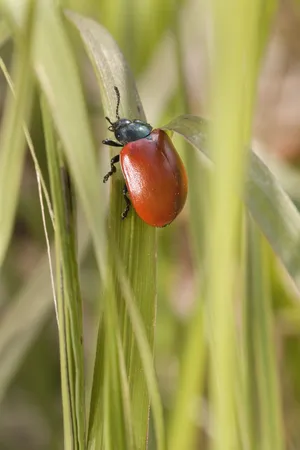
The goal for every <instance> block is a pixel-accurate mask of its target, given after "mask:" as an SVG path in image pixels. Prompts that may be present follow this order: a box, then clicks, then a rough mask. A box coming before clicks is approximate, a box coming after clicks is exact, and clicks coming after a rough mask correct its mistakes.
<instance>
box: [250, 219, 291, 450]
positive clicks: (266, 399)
mask: <svg viewBox="0 0 300 450" xmlns="http://www.w3.org/2000/svg"><path fill="white" fill-rule="evenodd" d="M270 256H271V255H270V253H269V252H268V250H267V248H266V243H265V242H264V241H263V239H262V236H261V235H260V233H259V231H258V230H257V227H256V226H255V224H254V223H253V221H251V219H249V222H248V265H247V272H248V274H247V278H248V283H247V286H248V289H247V292H248V298H247V302H248V304H249V306H248V308H250V309H251V311H250V312H249V314H248V320H250V321H251V323H250V324H249V325H248V338H249V339H250V342H248V347H252V349H253V350H252V352H249V353H247V355H249V358H250V359H249V371H250V370H251V372H252V378H253V369H255V372H254V373H255V375H254V380H248V382H249V383H250V385H249V389H250V390H251V388H252V391H253V392H252V395H250V396H249V397H250V398H252V401H253V399H255V398H257V404H258V406H259V407H258V412H257V408H255V409H254V407H253V409H252V414H253V417H252V421H253V422H254V423H256V425H258V427H259V430H257V431H256V445H257V448H260V449H262V450H271V449H272V450H273V449H274V450H283V449H284V448H285V445H284V435H283V423H282V417H281V405H280V394H279V383H278V379H277V367H276V363H275V355H274V340H273V320H272V318H273V312H272V306H271V298H270V273H269V272H270V271H269V258H270ZM251 357H252V358H251ZM250 364H251V365H250ZM251 372H249V374H248V378H249V375H250V373H251Z"/></svg>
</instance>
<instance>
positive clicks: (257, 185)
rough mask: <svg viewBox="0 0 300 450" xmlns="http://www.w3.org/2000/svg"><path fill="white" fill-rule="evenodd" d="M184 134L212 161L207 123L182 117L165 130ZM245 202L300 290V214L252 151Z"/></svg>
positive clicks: (168, 125)
mask: <svg viewBox="0 0 300 450" xmlns="http://www.w3.org/2000/svg"><path fill="white" fill-rule="evenodd" d="M163 128H164V129H166V130H171V131H174V132H176V133H178V134H180V135H182V136H183V137H184V138H185V139H186V140H187V141H188V142H190V144H192V145H193V147H195V148H196V149H197V150H200V151H201V153H202V154H203V155H205V156H206V157H207V158H209V159H210V160H211V155H210V154H209V151H208V147H207V146H206V136H207V123H206V122H205V121H204V120H203V119H201V118H199V117H196V116H192V115H186V116H179V117H178V118H176V119H174V120H172V121H171V122H170V123H169V124H167V125H166V126H165V127H163ZM245 183H246V184H245V203H246V205H247V207H248V209H249V211H250V213H251V215H252V216H253V218H254V220H255V221H256V223H257V224H258V226H259V228H260V229H261V231H262V233H263V234H264V235H265V236H266V238H267V239H268V241H269V243H270V245H271V247H272V248H273V250H274V252H275V253H276V255H277V256H278V257H279V259H280V260H281V262H282V264H283V265H284V267H285V268H286V270H287V272H288V273H289V275H290V276H291V277H292V279H293V280H294V282H295V284H296V286H297V288H298V290H300V254H299V248H300V215H299V213H298V211H297V209H296V207H295V206H294V204H293V203H292V201H291V200H290V198H289V197H288V195H287V194H286V193H285V192H284V191H283V189H282V188H281V186H280V184H279V183H278V181H277V180H276V178H275V177H274V175H273V174H272V173H271V172H270V171H269V169H268V168H267V166H266V165H265V164H264V163H263V162H262V161H261V160H260V158H259V157H258V156H257V155H256V154H255V153H253V152H252V151H250V152H249V155H248V169H247V172H246V182H245Z"/></svg>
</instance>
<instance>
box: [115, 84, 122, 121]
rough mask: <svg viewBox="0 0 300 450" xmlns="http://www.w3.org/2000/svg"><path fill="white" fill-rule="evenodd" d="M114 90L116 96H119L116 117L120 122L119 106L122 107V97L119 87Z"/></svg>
mask: <svg viewBox="0 0 300 450" xmlns="http://www.w3.org/2000/svg"><path fill="white" fill-rule="evenodd" d="M114 90H115V92H116V95H117V107H116V117H117V119H118V120H120V115H119V106H120V100H121V96H120V91H119V89H118V88H117V86H114Z"/></svg>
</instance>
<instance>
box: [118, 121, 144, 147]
mask: <svg viewBox="0 0 300 450" xmlns="http://www.w3.org/2000/svg"><path fill="white" fill-rule="evenodd" d="M112 128H113V129H112V131H113V132H114V133H115V137H116V139H117V140H118V141H119V142H120V143H121V144H123V145H126V144H128V143H129V142H133V141H138V140H139V139H143V138H145V137H147V136H149V134H150V133H151V131H152V127H151V125H149V124H148V123H146V122H143V121H142V120H138V119H136V120H132V121H131V120H128V119H120V120H118V121H117V122H115V123H114V124H113V126H112Z"/></svg>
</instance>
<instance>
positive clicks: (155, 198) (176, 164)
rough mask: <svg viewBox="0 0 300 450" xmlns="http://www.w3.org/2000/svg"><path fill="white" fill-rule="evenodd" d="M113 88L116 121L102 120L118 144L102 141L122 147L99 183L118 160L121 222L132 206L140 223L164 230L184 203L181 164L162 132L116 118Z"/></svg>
mask: <svg viewBox="0 0 300 450" xmlns="http://www.w3.org/2000/svg"><path fill="white" fill-rule="evenodd" d="M114 89H115V91H116V94H117V108H116V117H117V121H116V122H112V121H111V120H110V119H109V118H108V117H106V120H107V121H108V122H109V123H110V126H109V128H108V129H109V130H110V131H112V132H113V133H114V135H115V138H116V140H117V141H118V142H116V141H112V140H110V139H105V140H104V141H102V142H103V144H105V145H110V146H112V147H123V148H122V150H121V152H120V154H119V155H116V156H115V157H114V158H112V159H111V164H110V165H111V170H110V171H109V172H108V173H107V174H106V175H105V177H104V178H103V183H106V182H107V180H108V179H109V177H110V176H111V175H112V174H113V173H115V172H116V167H115V164H116V163H118V162H119V161H120V163H121V169H122V172H123V175H124V178H125V186H124V188H123V196H124V199H125V201H126V208H125V210H124V212H123V213H122V219H125V217H127V214H128V212H129V209H130V204H131V203H132V205H133V207H134V209H135V211H136V212H137V214H138V215H139V216H140V218H141V219H142V220H143V221H144V222H146V223H147V224H149V225H152V226H154V227H164V226H166V225H168V224H170V223H171V222H173V220H174V219H175V217H177V216H178V214H179V213H180V211H181V210H182V208H183V207H184V204H185V201H186V197H187V192H188V181H187V175H186V171H185V168H184V165H183V163H182V161H181V159H180V157H179V155H178V153H177V151H176V149H175V147H174V145H173V143H172V141H171V139H170V138H169V136H168V135H167V134H166V133H165V132H164V131H163V130H160V129H155V130H153V129H152V127H151V125H149V124H148V123H146V122H143V121H141V120H138V119H136V120H129V119H120V116H119V105H120V92H119V89H118V88H117V87H116V86H115V87H114ZM120 157H121V158H120ZM128 193H129V196H130V200H129V198H128V196H127V194H128Z"/></svg>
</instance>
